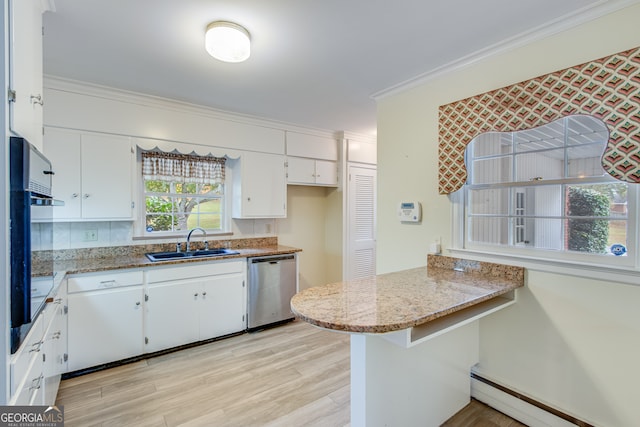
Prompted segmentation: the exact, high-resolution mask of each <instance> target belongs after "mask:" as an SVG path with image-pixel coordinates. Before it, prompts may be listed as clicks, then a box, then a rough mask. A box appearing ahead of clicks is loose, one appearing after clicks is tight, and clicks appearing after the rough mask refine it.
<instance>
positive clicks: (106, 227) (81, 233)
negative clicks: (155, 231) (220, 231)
mask: <svg viewBox="0 0 640 427" xmlns="http://www.w3.org/2000/svg"><path fill="white" fill-rule="evenodd" d="M276 225H277V224H276V220H275V219H255V220H233V221H232V233H233V238H245V237H269V236H275V235H276V232H277V230H276ZM36 227H53V249H79V248H96V247H105V246H124V245H134V244H135V245H138V244H143V243H146V242H150V243H165V242H167V243H173V242H178V241H179V242H182V241H184V236H180V237H167V238H166V239H157V238H156V239H136V240H134V227H133V222H131V221H96V222H57V223H53V224H51V223H40V224H37V225H36ZM185 234H186V233H185ZM41 235H48V233H44V234H43V233H33V237H32V241H31V246H32V249H33V250H34V251H38V250H43V249H47V248H49V247H50V243H51V242H41V241H40V236H41ZM230 237H231V236H230V235H228V234H225V235H224V236H220V237H219V239H223V240H224V239H229V238H230ZM209 239H210V240H215V239H218V237H216V236H215V235H211V236H209Z"/></svg>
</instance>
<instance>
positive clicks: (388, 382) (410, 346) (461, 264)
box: [291, 255, 524, 427]
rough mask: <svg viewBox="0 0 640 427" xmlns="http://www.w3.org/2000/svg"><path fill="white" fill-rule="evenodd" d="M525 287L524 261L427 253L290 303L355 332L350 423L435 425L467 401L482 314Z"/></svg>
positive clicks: (316, 320)
mask: <svg viewBox="0 0 640 427" xmlns="http://www.w3.org/2000/svg"><path fill="white" fill-rule="evenodd" d="M522 286H524V268H521V267H512V266H506V265H499V264H492V263H484V262H474V261H467V260H461V259H456V258H451V257H445V256H435V255H429V256H428V258H427V267H421V268H415V269H410V270H405V271H399V272H395V273H388V274H383V275H378V276H372V277H368V278H363V279H357V280H350V281H346V282H340V283H333V284H328V285H324V286H318V287H315V288H310V289H306V290H304V291H302V292H300V293H298V294H297V295H296V296H294V297H293V299H292V300H291V307H292V310H293V312H294V314H296V316H297V317H299V318H300V319H302V320H305V321H306V322H308V323H311V324H313V325H316V326H319V327H322V328H326V329H330V330H335V331H342V332H349V333H351V334H352V335H351V425H352V426H354V427H359V426H365V425H366V426H385V425H388V426H394V425H402V426H417V425H423V426H424V425H428V426H432V425H440V424H441V423H442V422H444V421H445V420H447V419H448V418H450V417H451V416H452V415H453V414H455V413H456V412H457V411H458V410H460V409H462V407H464V406H465V405H466V404H467V403H468V402H469V399H470V397H469V395H470V378H469V373H470V369H471V367H472V366H473V365H474V364H475V363H477V362H478V360H479V350H478V340H479V328H478V322H477V320H478V319H479V318H481V317H483V316H486V315H488V314H490V313H493V312H495V311H497V310H500V309H503V308H505V307H507V306H509V305H512V304H514V303H515V300H516V289H517V288H519V287H522Z"/></svg>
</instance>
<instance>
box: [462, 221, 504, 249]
mask: <svg viewBox="0 0 640 427" xmlns="http://www.w3.org/2000/svg"><path fill="white" fill-rule="evenodd" d="M468 231H469V232H468V235H467V239H468V240H469V241H471V242H479V243H489V244H500V245H506V244H508V243H509V220H508V218H496V217H470V218H469V227H468Z"/></svg>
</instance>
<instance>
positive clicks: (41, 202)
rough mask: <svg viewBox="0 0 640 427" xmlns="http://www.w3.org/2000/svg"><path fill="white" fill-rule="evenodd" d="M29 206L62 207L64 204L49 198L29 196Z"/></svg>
mask: <svg viewBox="0 0 640 427" xmlns="http://www.w3.org/2000/svg"><path fill="white" fill-rule="evenodd" d="M31 206H64V202H63V201H62V200H57V199H52V198H50V197H38V196H31Z"/></svg>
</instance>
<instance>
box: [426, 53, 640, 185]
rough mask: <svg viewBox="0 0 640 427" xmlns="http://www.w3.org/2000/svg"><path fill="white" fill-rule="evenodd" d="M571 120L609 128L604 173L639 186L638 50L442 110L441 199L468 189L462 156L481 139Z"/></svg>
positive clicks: (439, 158) (481, 96) (440, 144)
mask: <svg viewBox="0 0 640 427" xmlns="http://www.w3.org/2000/svg"><path fill="white" fill-rule="evenodd" d="M573 114H589V115H592V116H594V117H597V118H599V119H600V120H602V121H603V122H604V123H605V124H606V125H607V128H608V129H609V142H608V145H607V148H606V149H605V152H604V155H603V156H602V166H603V168H604V169H605V171H606V172H607V173H608V174H609V175H611V176H613V177H614V178H616V179H619V180H621V181H626V182H631V183H640V48H635V49H630V50H627V51H624V52H620V53H618V54H615V55H611V56H608V57H605V58H601V59H599V60H595V61H592V62H588V63H586V64H582V65H577V66H575V67H571V68H567V69H564V70H561V71H557V72H555V73H551V74H546V75H543V76H540V77H537V78H535V79H531V80H527V81H524V82H521V83H517V84H514V85H511V86H507V87H504V88H501V89H497V90H494V91H491V92H487V93H484V94H481V95H477V96H474V97H471V98H467V99H463V100H461V101H456V102H453V103H451V104H447V105H443V106H441V107H440V108H439V119H438V121H439V147H438V176H439V183H438V185H439V191H440V194H448V193H452V192H454V191H456V190H458V189H460V188H461V187H462V186H463V185H464V183H465V181H466V178H467V172H466V168H465V165H464V151H465V148H466V146H467V144H468V143H469V142H471V140H472V139H473V138H475V137H476V136H477V135H479V134H480V133H484V132H489V131H496V132H513V131H518V130H524V129H530V128H533V127H537V126H541V125H544V124H546V123H549V122H552V121H554V120H557V119H559V118H561V117H564V116H568V115H573Z"/></svg>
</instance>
